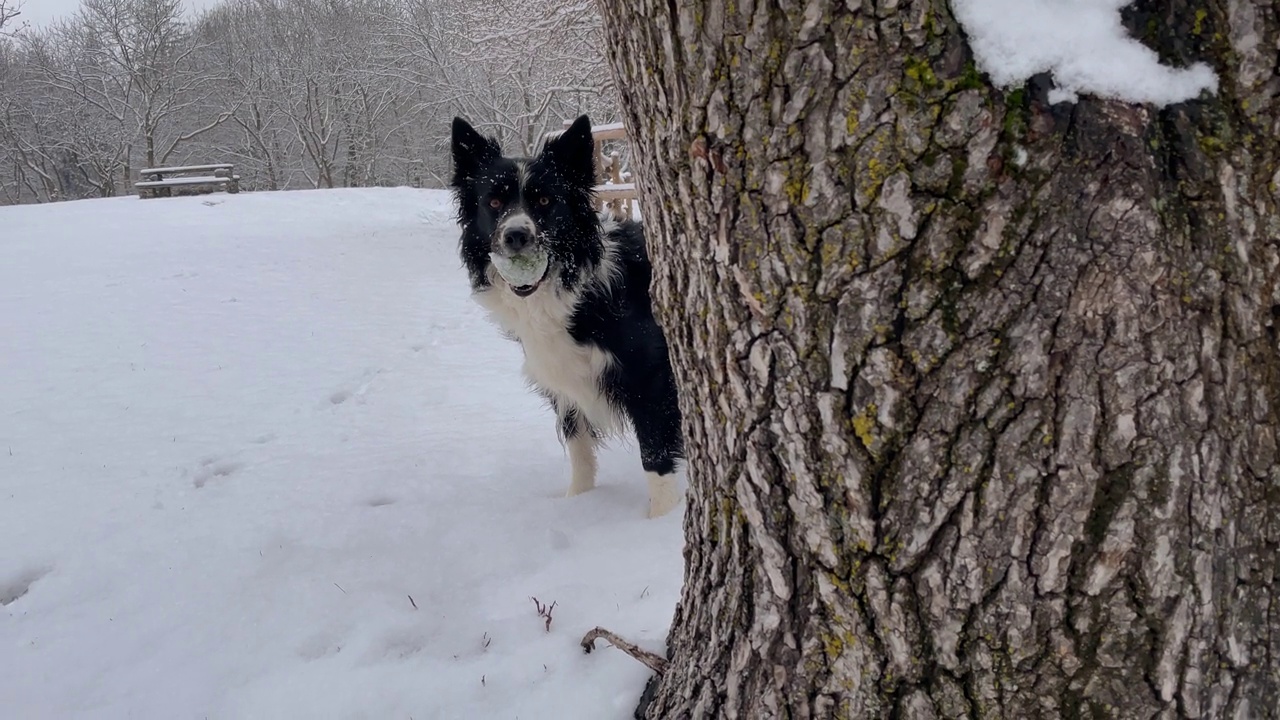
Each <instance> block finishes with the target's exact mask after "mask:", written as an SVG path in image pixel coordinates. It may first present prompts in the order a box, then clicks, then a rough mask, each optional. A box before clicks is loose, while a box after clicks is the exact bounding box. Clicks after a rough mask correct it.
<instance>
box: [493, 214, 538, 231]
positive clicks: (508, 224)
mask: <svg viewBox="0 0 1280 720" xmlns="http://www.w3.org/2000/svg"><path fill="white" fill-rule="evenodd" d="M516 227H519V228H521V229H523V230H524V231H525V232H527V233H529V236H530V237H533V235H534V234H536V233H537V232H538V227H537V226H536V225H534V224H533V218H531V217H529V215H528V214H527V213H525V212H523V211H517V212H513V213H511V214H510V215H507V216H506V217H504V218H502V222H500V223H498V237H502V236H503V235H505V234H506V232H507V231H508V230H510V229H512V228H516Z"/></svg>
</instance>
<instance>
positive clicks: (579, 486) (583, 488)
mask: <svg viewBox="0 0 1280 720" xmlns="http://www.w3.org/2000/svg"><path fill="white" fill-rule="evenodd" d="M595 487H596V484H595V483H594V482H576V481H575V482H571V483H569V489H568V490H566V491H565V493H564V496H565V497H567V498H571V497H573V496H574V495H581V494H582V493H584V492H588V491H591V490H594V489H595Z"/></svg>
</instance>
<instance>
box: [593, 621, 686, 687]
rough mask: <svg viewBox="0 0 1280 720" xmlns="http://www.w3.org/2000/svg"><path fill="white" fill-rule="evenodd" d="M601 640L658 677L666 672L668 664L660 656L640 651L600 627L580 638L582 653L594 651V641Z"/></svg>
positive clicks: (638, 648) (632, 644) (633, 645)
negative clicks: (642, 664) (606, 641)
mask: <svg viewBox="0 0 1280 720" xmlns="http://www.w3.org/2000/svg"><path fill="white" fill-rule="evenodd" d="M601 638H603V639H605V640H608V641H609V642H610V643H611V644H612V645H613V646H614V647H616V648H618V649H619V650H621V651H622V652H624V653H626V654H628V655H630V656H631V657H633V658H635V659H636V660H639V661H640V662H642V663H644V666H645V667H647V668H649V669H650V670H652V671H654V672H656V673H658V674H659V675H661V674H662V673H664V672H666V670H667V664H668V662H667V659H666V658H664V657H662V656H661V655H658V654H657V653H652V652H649V651H648V650H644V649H641V648H640V647H639V646H637V645H635V644H634V643H629V642H627V641H626V640H623V639H622V638H620V637H618V636H617V635H615V634H613V633H612V632H609V631H608V630H605V629H604V628H602V627H597V628H595V629H594V630H592V631H591V632H588V633H587V634H586V635H584V636H583V637H582V650H583V652H586V653H590V652H591V651H592V650H595V649H596V640H599V639H601Z"/></svg>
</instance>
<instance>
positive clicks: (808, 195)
mask: <svg viewBox="0 0 1280 720" xmlns="http://www.w3.org/2000/svg"><path fill="white" fill-rule="evenodd" d="M602 10H603V12H604V14H605V17H606V32H607V37H608V44H607V46H608V50H609V59H610V63H611V66H612V68H613V70H614V72H615V74H616V76H617V81H616V85H617V87H618V89H619V92H620V93H621V95H622V98H623V105H624V108H625V117H626V120H627V124H628V127H629V129H630V132H631V135H632V137H633V138H634V142H635V152H634V155H635V157H636V162H637V164H638V166H639V172H638V176H639V182H640V187H641V190H642V194H643V203H642V207H643V210H644V214H645V218H646V223H647V226H648V237H649V242H650V247H651V252H652V255H653V258H654V263H655V276H654V288H653V291H654V296H655V298H656V302H657V304H658V306H659V314H660V317H661V320H662V322H663V324H664V326H665V327H666V328H667V333H668V338H669V340H670V343H671V348H672V355H673V357H672V360H673V365H674V367H675V369H676V373H677V375H678V379H679V383H680V387H681V388H682V391H683V396H682V403H683V410H684V413H685V418H686V426H685V433H686V436H687V438H688V447H689V450H688V452H689V473H690V484H691V488H690V493H689V506H688V512H687V514H686V517H685V535H686V550H685V561H686V569H685V585H684V590H683V593H682V597H681V600H680V603H679V606H678V608H677V611H676V616H675V620H674V624H673V627H672V629H671V632H670V635H669V638H668V644H669V659H670V665H669V667H668V669H667V670H666V672H665V673H664V674H663V676H662V678H661V681H660V683H659V686H658V689H657V692H656V695H655V697H654V700H653V703H652V704H651V705H649V706H648V717H653V718H682V717H695V718H696V717H726V718H739V717H753V718H754V717H793V718H807V717H848V718H869V717H900V718H932V717H1003V718H1028V717H1081V718H1085V717H1116V718H1136V717H1162V718H1182V717H1186V718H1219V717H1232V718H1247V717H1276V713H1277V710H1276V708H1277V707H1280V662H1278V661H1277V658H1278V657H1280V612H1278V610H1280V609H1278V608H1277V607H1276V599H1275V597H1274V587H1275V582H1276V579H1277V578H1276V576H1277V563H1278V558H1280V552H1278V551H1280V547H1278V546H1280V527H1277V521H1276V517H1277V514H1280V470H1277V462H1276V445H1277V436H1276V430H1277V424H1278V422H1280V419H1278V416H1277V403H1278V402H1280V353H1278V352H1277V332H1278V329H1277V326H1276V323H1277V322H1280V291H1278V290H1277V281H1280V252H1278V248H1277V238H1278V237H1280V210H1278V208H1277V206H1278V204H1280V189H1278V187H1280V170H1278V168H1280V139H1278V138H1280V97H1278V93H1277V90H1278V89H1280V75H1278V73H1280V70H1278V69H1277V63H1276V54H1277V48H1278V47H1280V17H1277V9H1276V7H1275V6H1274V5H1273V4H1272V3H1271V0H1211V1H1206V0H1150V1H1149V2H1140V3H1139V5H1138V6H1137V8H1136V9H1135V10H1132V11H1129V12H1127V14H1126V22H1127V24H1128V25H1129V26H1130V27H1131V28H1133V29H1134V30H1135V31H1136V34H1137V35H1138V36H1139V37H1142V38H1143V39H1144V40H1145V41H1146V42H1147V43H1148V44H1149V45H1151V46H1152V47H1154V48H1156V49H1157V50H1158V51H1159V52H1160V53H1161V56H1162V58H1163V59H1164V60H1165V61H1167V62H1174V63H1177V64H1180V65H1186V64H1188V63H1190V62H1191V61H1194V60H1204V61H1207V62H1209V63H1210V64H1211V65H1212V66H1213V67H1214V69H1215V70H1216V71H1217V72H1218V74H1219V77H1220V79H1221V86H1220V92H1219V94H1218V96H1216V97H1213V98H1204V99H1202V100H1200V101H1195V102H1190V103H1185V104H1181V105H1177V106H1172V107H1169V108H1166V109H1155V108H1152V107H1144V106H1134V105H1128V104H1124V103H1121V102H1115V101H1102V100H1096V99H1085V100H1084V101H1083V102H1081V103H1080V104H1078V105H1055V106H1049V105H1048V104H1047V103H1046V100H1045V99H1046V94H1047V91H1048V90H1049V89H1050V85H1049V83H1048V80H1047V79H1046V78H1043V77H1038V78H1034V79H1033V81H1032V82H1031V83H1029V84H1028V86H1027V87H1026V88H1024V89H1019V90H1015V91H1010V92H1003V91H1000V90H997V89H993V88H991V87H990V86H988V85H987V84H986V82H985V81H984V78H983V77H982V76H981V75H980V74H979V73H978V72H977V70H976V69H975V67H974V65H973V63H972V61H971V55H970V54H969V51H968V49H967V48H966V46H965V44H964V40H963V37H962V35H961V33H960V32H959V30H958V28H957V25H956V23H955V21H954V19H953V18H952V16H951V15H950V12H949V10H948V7H947V5H946V3H945V2H944V1H943V0H897V1H894V0H884V1H883V2H879V3H872V2H869V1H868V2H863V3H857V4H855V3H849V4H848V6H846V5H845V4H841V3H833V2H829V1H827V0H811V1H810V2H807V3H803V4H780V3H769V2H756V1H753V0H737V1H736V2H731V3H721V2H714V1H710V2H709V1H707V0H698V1H694V2H687V3H673V2H666V1H661V0H605V1H604V2H602Z"/></svg>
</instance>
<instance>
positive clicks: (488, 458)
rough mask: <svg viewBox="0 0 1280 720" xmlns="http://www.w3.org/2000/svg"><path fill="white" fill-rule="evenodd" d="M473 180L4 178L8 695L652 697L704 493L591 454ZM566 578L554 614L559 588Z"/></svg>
mask: <svg viewBox="0 0 1280 720" xmlns="http://www.w3.org/2000/svg"><path fill="white" fill-rule="evenodd" d="M456 241H457V230H456V226H455V225H454V223H453V220H452V211H451V209H450V208H449V200H448V196H447V195H445V194H444V193H441V192H433V191H420V190H410V189H395V190H340V191H312V192H294V193H247V194H241V195H238V196H228V195H212V196H208V195H207V196H203V197H195V198H174V199H157V200H147V201H140V200H138V199H136V198H132V197H128V198H118V199H110V200H96V201H81V202H73V203H63V204H56V205H47V206H27V207H5V208H0V605H2V606H0V708H2V709H0V715H2V716H3V717H6V718H24V719H44V718H163V719H164V720H180V719H185V718H210V719H211V720H218V719H223V718H233V719H238V718H270V719H277V718H280V719H285V718H308V719H311V718H377V719H381V718H410V717H412V718H415V719H417V720H425V719H427V718H448V719H453V718H460V719H461V718H466V719H468V720H470V719H476V718H530V719H538V718H553V719H555V720H563V719H569V718H593V719H595V718H625V717H629V716H630V713H631V712H632V710H633V709H634V707H635V704H636V700H637V698H638V696H639V693H640V691H641V689H642V686H643V684H644V681H645V679H646V677H647V674H648V673H647V671H646V670H645V669H644V668H643V666H641V665H640V664H639V663H637V662H636V661H634V660H632V659H630V658H629V657H627V656H625V655H624V654H622V653H621V652H619V651H617V650H613V649H608V648H604V644H603V643H602V644H601V646H602V648H604V649H602V651H600V652H597V653H594V654H591V655H584V654H583V653H582V651H581V650H580V649H579V647H578V644H577V643H578V640H579V639H580V638H581V637H582V635H583V633H584V632H586V631H587V630H589V629H590V628H592V627H593V626H595V625H603V626H605V627H608V628H610V629H612V630H614V631H616V632H618V633H620V634H622V635H624V636H626V637H628V638H629V639H632V640H635V641H638V642H639V643H640V644H641V645H642V646H644V647H647V648H650V649H654V650H658V651H661V649H662V647H663V640H664V637H665V633H666V628H667V626H668V625H669V623H670V620H671V614H672V610H673V608H674V605H675V601H676V597H677V593H678V589H679V582H680V575H681V567H682V565H681V557H680V545H681V537H680V535H681V533H680V517H679V515H680V513H679V512H677V513H673V514H671V515H669V516H667V517H665V518H662V519H660V520H656V521H650V520H646V519H644V512H645V507H646V489H645V483H644V479H643V476H642V472H641V469H640V464H639V460H638V458H637V456H636V451H635V449H634V445H633V444H626V443H624V444H622V445H620V446H618V447H615V448H614V449H611V450H609V451H607V452H606V453H605V454H604V455H603V456H602V458H601V478H600V480H601V487H600V488H599V489H597V490H596V491H594V492H591V493H587V494H585V495H582V496H578V497H575V498H572V499H564V498H562V497H560V495H561V493H562V492H563V490H564V489H565V487H566V486H567V482H568V461H567V459H566V458H565V455H564V451H563V449H562V448H561V446H560V445H559V444H558V443H557V442H556V439H555V433H554V423H553V420H552V418H551V415H550V413H549V411H547V410H545V409H544V408H543V407H542V405H541V404H540V403H539V402H538V400H537V399H535V398H534V397H533V396H531V395H530V394H529V393H528V392H527V391H526V390H525V388H524V385H523V382H522V380H521V379H520V377H519V364H520V351H519V348H518V346H517V345H515V344H514V343H511V342H509V341H506V340H503V339H501V337H500V336H499V334H498V332H497V331H496V330H495V329H494V328H493V327H492V326H490V325H489V324H488V322H487V321H486V320H485V319H484V317H483V316H482V314H481V312H480V311H479V309H478V308H477V307H476V306H475V305H474V304H473V303H472V302H471V301H470V299H469V298H468V297H467V283H466V279H465V274H464V272H463V271H462V269H461V268H460V266H459V262H458V259H457V255H456V252H455V246H456ZM531 597H536V598H537V599H538V600H539V601H541V602H543V603H546V604H549V603H552V602H555V603H556V605H555V609H554V612H553V615H552V617H553V620H552V623H551V627H550V631H547V630H546V629H545V627H544V625H545V623H544V621H543V620H542V619H541V618H540V617H539V616H538V614H537V612H536V610H535V607H534V603H533V602H532V601H531V600H530V598H531Z"/></svg>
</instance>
